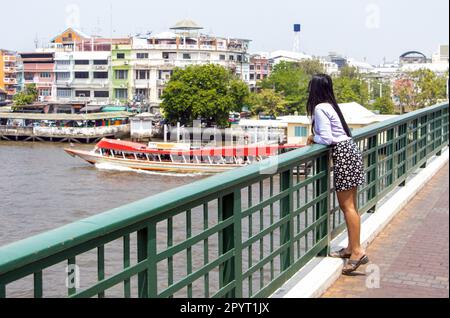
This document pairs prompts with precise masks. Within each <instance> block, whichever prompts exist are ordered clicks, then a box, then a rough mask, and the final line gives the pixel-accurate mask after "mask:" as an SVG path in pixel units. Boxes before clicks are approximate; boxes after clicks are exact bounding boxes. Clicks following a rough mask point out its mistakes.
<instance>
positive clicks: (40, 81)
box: [20, 53, 55, 101]
mask: <svg viewBox="0 0 450 318" xmlns="http://www.w3.org/2000/svg"><path fill="white" fill-rule="evenodd" d="M20 56H21V58H22V62H23V72H24V84H25V85H27V84H36V88H37V90H38V94H39V101H49V100H52V99H53V98H54V97H55V96H53V95H54V94H53V92H54V90H53V86H54V82H55V54H54V53H20Z"/></svg>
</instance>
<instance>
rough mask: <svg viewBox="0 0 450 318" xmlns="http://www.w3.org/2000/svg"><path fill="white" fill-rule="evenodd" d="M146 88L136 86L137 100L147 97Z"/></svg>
mask: <svg viewBox="0 0 450 318" xmlns="http://www.w3.org/2000/svg"><path fill="white" fill-rule="evenodd" d="M148 91H149V90H148V89H145V88H144V89H142V88H138V89H136V97H137V98H138V99H139V100H142V99H143V98H148Z"/></svg>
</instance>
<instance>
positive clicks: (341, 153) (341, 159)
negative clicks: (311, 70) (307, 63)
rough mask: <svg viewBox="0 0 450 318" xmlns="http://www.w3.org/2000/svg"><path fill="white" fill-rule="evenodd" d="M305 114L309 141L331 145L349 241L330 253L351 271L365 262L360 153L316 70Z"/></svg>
mask: <svg viewBox="0 0 450 318" xmlns="http://www.w3.org/2000/svg"><path fill="white" fill-rule="evenodd" d="M307 108H308V115H309V116H310V117H311V118H312V119H313V123H312V127H313V128H312V131H313V135H312V136H310V137H309V138H308V145H311V144H313V143H316V144H322V145H327V146H332V157H333V162H334V184H335V187H336V191H337V196H338V200H339V205H340V207H341V209H342V211H344V215H345V220H346V223H347V228H348V236H349V244H348V246H347V248H344V249H342V250H340V251H338V252H334V253H332V254H331V256H332V257H339V258H343V259H348V262H347V264H346V266H345V267H344V270H343V274H345V275H349V274H351V273H353V272H355V271H356V270H357V269H358V268H359V267H360V266H361V265H365V264H367V263H368V262H369V258H368V257H367V256H366V254H365V251H364V249H363V248H362V246H361V218H360V215H359V213H358V210H357V203H356V202H357V193H358V186H360V185H362V184H364V182H365V179H364V164H363V157H362V153H361V151H360V150H359V148H358V146H357V145H356V143H355V142H354V141H353V138H352V133H351V130H350V128H349V127H348V125H347V122H346V121H345V118H344V116H343V114H342V111H341V110H340V108H339V106H338V103H337V102H336V98H335V95H334V91H333V82H332V79H331V77H330V76H328V75H325V74H319V75H316V76H314V77H313V79H312V80H311V82H310V84H309V99H308V105H307Z"/></svg>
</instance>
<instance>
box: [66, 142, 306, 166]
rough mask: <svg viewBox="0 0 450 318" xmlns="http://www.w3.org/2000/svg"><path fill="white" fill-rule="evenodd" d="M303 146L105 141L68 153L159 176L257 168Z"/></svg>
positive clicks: (95, 162) (94, 162) (96, 161)
mask: <svg viewBox="0 0 450 318" xmlns="http://www.w3.org/2000/svg"><path fill="white" fill-rule="evenodd" d="M300 147H301V146H299V145H292V146H279V145H249V146H234V147H204V148H193V147H191V145H190V144H176V143H149V144H148V145H144V144H140V143H134V142H128V141H121V140H113V139H103V140H101V141H100V142H99V143H98V144H97V145H96V147H95V149H94V150H92V151H84V150H77V149H64V150H65V151H66V152H67V153H68V154H69V155H71V156H73V157H79V158H81V159H83V160H85V161H87V162H88V163H90V164H93V165H95V164H111V165H114V166H118V167H123V168H131V169H136V170H146V171H157V172H179V173H221V172H225V171H228V170H232V169H236V168H239V167H243V166H246V165H249V164H253V163H256V162H259V161H262V160H264V159H267V158H269V157H272V156H276V155H278V154H279V153H280V151H282V150H286V149H294V148H300Z"/></svg>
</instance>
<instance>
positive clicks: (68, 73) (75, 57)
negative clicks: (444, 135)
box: [55, 52, 111, 104]
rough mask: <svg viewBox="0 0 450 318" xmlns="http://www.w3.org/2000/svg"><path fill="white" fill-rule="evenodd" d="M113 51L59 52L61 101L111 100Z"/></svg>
mask: <svg viewBox="0 0 450 318" xmlns="http://www.w3.org/2000/svg"><path fill="white" fill-rule="evenodd" d="M110 57H111V55H110V53H109V52H67V53H66V52H58V53H56V57H55V79H56V81H55V86H56V97H57V99H58V100H59V101H67V102H95V103H99V104H100V103H107V102H108V101H109V96H110V95H109V82H110V68H111V61H110Z"/></svg>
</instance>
